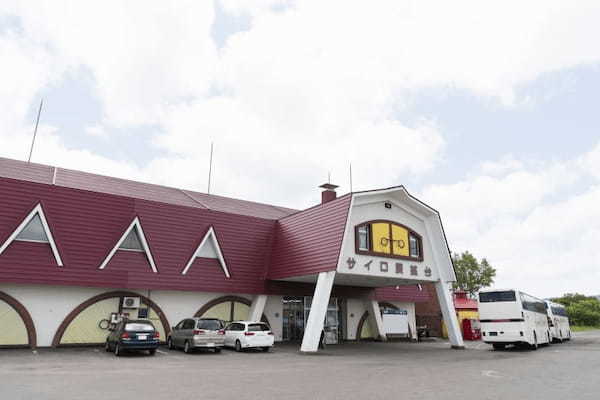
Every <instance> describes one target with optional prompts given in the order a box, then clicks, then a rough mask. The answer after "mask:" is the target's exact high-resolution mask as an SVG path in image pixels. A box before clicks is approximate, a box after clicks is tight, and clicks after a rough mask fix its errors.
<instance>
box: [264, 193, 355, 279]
mask: <svg viewBox="0 0 600 400" xmlns="http://www.w3.org/2000/svg"><path fill="white" fill-rule="evenodd" d="M351 199H352V196H350V195H349V194H347V195H345V196H342V197H339V198H337V199H335V200H332V201H330V202H328V203H325V204H319V205H317V206H314V207H312V208H309V209H307V210H304V211H300V212H297V213H295V214H292V215H289V216H287V217H284V218H281V219H280V220H279V221H277V226H276V229H275V236H274V246H273V253H272V255H271V264H270V268H269V274H268V278H269V279H281V278H288V277H292V276H302V275H312V274H316V273H319V272H324V271H334V270H335V269H336V268H337V262H338V258H339V253H340V249H341V247H342V238H343V236H344V229H345V227H346V218H347V216H348V211H349V208H350V200H351Z"/></svg>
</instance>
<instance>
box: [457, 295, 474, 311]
mask: <svg viewBox="0 0 600 400" xmlns="http://www.w3.org/2000/svg"><path fill="white" fill-rule="evenodd" d="M454 308H455V309H457V310H477V309H478V305H477V300H473V299H470V298H469V297H468V296H467V293H466V292H463V291H456V292H455V293H454Z"/></svg>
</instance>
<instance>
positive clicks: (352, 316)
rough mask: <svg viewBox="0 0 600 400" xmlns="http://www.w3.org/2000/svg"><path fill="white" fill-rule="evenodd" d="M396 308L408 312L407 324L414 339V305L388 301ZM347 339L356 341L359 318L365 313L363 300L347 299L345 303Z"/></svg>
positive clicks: (415, 327)
mask: <svg viewBox="0 0 600 400" xmlns="http://www.w3.org/2000/svg"><path fill="white" fill-rule="evenodd" d="M388 303H391V304H393V305H395V306H396V307H398V308H399V309H401V310H406V311H407V312H408V324H409V325H410V331H411V333H412V334H413V338H415V339H416V331H417V324H416V316H415V303H404V302H400V301H388ZM346 304H347V311H346V313H347V315H346V320H347V327H346V329H347V335H348V336H347V337H348V340H356V339H357V337H356V330H357V329H358V323H359V322H360V318H361V317H362V315H363V314H364V313H365V311H367V309H366V307H365V303H364V300H363V299H348V300H347V302H346ZM373 330H374V329H373Z"/></svg>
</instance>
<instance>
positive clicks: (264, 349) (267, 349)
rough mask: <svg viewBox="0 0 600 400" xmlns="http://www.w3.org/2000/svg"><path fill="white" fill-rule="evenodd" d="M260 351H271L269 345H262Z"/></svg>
mask: <svg viewBox="0 0 600 400" xmlns="http://www.w3.org/2000/svg"><path fill="white" fill-rule="evenodd" d="M262 351H264V352H265V353H268V352H269V351H271V348H270V347H263V348H262Z"/></svg>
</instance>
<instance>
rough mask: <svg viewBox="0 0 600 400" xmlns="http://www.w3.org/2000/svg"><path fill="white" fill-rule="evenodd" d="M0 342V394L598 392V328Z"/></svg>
mask: <svg viewBox="0 0 600 400" xmlns="http://www.w3.org/2000/svg"><path fill="white" fill-rule="evenodd" d="M297 350H298V347H297V346H291V345H280V346H277V347H276V348H275V349H274V350H273V351H272V352H271V353H261V352H249V353H235V352H233V351H223V352H222V353H221V354H213V353H196V354H192V355H186V354H184V353H182V352H179V351H168V350H167V349H162V348H161V349H160V351H159V352H158V353H157V354H156V356H154V357H149V356H146V355H138V354H131V355H126V356H124V357H120V358H117V357H115V356H114V355H112V354H109V353H105V352H104V350H103V349H97V348H77V349H74V348H71V349H56V350H53V349H40V350H38V351H37V352H32V351H31V350H0V399H7V400H8V399H10V400H17V399H28V400H29V399H61V400H64V399H87V400H93V399H104V400H106V399H128V400H133V399H138V398H139V399H144V400H149V399H152V400H155V399H179V398H189V399H192V398H193V399H261V400H264V399H303V400H306V399H307V398H308V399H360V398H369V399H436V400H439V399H450V398H453V399H454V398H456V399H507V398H519V399H546V400H550V399H598V398H600V378H599V371H600V331H589V332H584V333H579V334H577V335H576V336H575V338H574V340H572V341H571V342H568V343H563V344H554V345H551V346H549V347H542V348H540V349H539V350H538V351H528V350H518V349H509V350H506V351H501V352H498V351H492V350H490V347H489V346H487V345H485V344H483V343H477V342H476V343H469V344H468V348H467V349H466V350H452V349H450V348H449V346H448V344H447V343H444V342H439V341H437V342H426V343H402V342H401V343H348V344H343V345H337V346H328V348H327V349H326V351H324V352H323V353H321V354H319V355H302V354H299V353H298V352H297Z"/></svg>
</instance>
